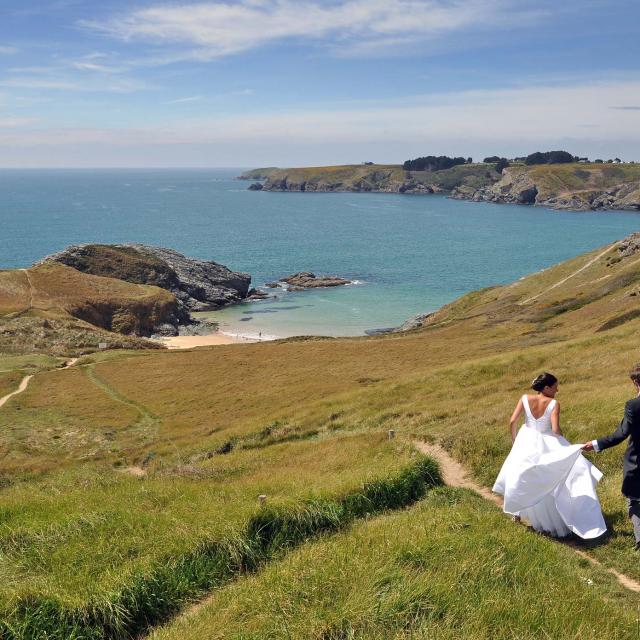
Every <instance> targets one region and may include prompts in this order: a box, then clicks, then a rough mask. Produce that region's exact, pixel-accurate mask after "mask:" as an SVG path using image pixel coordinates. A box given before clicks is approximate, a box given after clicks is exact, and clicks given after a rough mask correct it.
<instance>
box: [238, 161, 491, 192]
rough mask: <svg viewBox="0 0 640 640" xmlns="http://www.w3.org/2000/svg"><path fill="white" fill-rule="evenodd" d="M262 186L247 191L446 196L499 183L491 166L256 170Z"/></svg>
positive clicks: (248, 176)
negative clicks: (457, 188) (461, 187)
mask: <svg viewBox="0 0 640 640" xmlns="http://www.w3.org/2000/svg"><path fill="white" fill-rule="evenodd" d="M257 176H260V178H261V179H264V180H265V182H264V184H262V185H260V184H259V183H258V184H257V185H251V186H250V187H249V188H250V189H253V190H261V191H305V192H325V193H326V192H335V191H350V192H376V193H406V194H429V193H448V192H449V191H450V190H451V189H452V188H453V187H455V186H458V185H464V186H467V187H469V188H470V189H473V190H474V191H475V190H477V189H479V188H481V187H483V186H486V185H490V184H493V183H494V182H496V181H497V180H499V179H500V174H498V173H496V172H495V170H494V165H487V164H466V165H460V166H456V167H452V168H451V169H445V170H443V171H405V170H404V169H403V168H402V167H401V166H400V165H344V166H334V167H305V168H297V169H256V170H255V174H253V173H247V174H244V176H241V177H244V178H250V179H256V178H257Z"/></svg>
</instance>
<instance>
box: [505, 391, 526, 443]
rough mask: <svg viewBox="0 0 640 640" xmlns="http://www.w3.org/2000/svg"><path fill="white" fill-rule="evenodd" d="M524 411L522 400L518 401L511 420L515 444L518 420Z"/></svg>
mask: <svg viewBox="0 0 640 640" xmlns="http://www.w3.org/2000/svg"><path fill="white" fill-rule="evenodd" d="M523 411H524V406H523V405H522V398H520V400H518V404H517V405H516V408H515V409H514V410H513V413H512V414H511V419H510V420H509V429H510V430H511V442H515V439H516V435H517V431H518V427H517V424H518V418H519V417H520V414H521V413H522V412H523Z"/></svg>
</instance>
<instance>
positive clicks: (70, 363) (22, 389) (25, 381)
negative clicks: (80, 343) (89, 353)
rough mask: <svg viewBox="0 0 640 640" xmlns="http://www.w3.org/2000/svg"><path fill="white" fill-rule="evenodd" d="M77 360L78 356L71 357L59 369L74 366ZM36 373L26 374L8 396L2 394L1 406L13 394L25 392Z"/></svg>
mask: <svg viewBox="0 0 640 640" xmlns="http://www.w3.org/2000/svg"><path fill="white" fill-rule="evenodd" d="M77 361H78V358H70V359H69V360H67V362H66V363H65V365H64V366H63V367H59V369H58V370H62V369H69V367H72V366H73V365H74V364H75V363H76V362H77ZM47 371H49V369H47ZM35 375H36V374H35V373H30V374H29V375H26V376H25V377H24V378H22V380H21V381H20V384H19V385H18V388H17V389H16V390H15V391H12V392H11V393H8V394H7V395H6V396H2V398H0V407H2V406H3V405H5V404H6V403H7V402H8V401H9V400H10V399H11V398H13V396H17V395H18V394H19V393H24V392H25V391H26V390H27V387H28V386H29V383H30V382H31V379H32V378H33V377H34V376H35Z"/></svg>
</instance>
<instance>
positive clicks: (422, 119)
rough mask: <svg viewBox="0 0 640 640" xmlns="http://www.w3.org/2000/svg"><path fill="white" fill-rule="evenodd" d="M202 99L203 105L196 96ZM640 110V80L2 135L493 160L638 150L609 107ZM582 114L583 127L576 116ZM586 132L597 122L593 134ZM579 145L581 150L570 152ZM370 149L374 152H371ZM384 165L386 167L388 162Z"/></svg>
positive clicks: (638, 138) (7, 139) (5, 138)
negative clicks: (512, 149)
mask: <svg viewBox="0 0 640 640" xmlns="http://www.w3.org/2000/svg"><path fill="white" fill-rule="evenodd" d="M193 97H196V96H193ZM612 97H613V98H614V99H618V100H619V101H620V103H621V104H624V103H628V104H633V103H635V102H640V81H635V82H626V83H593V84H584V85H576V86H569V87H557V86H550V87H544V86H542V87H531V88H526V89H525V88H523V89H509V90H487V91H462V92H452V93H441V94H434V95H430V96H413V97H410V98H407V99H404V100H398V101H390V102H389V103H388V104H386V105H381V104H379V103H376V104H374V105H371V104H368V103H366V102H363V103H361V104H360V105H352V106H350V107H349V108H343V109H339V108H335V109H331V110H316V111H293V110H289V111H283V112H277V113H276V112H273V113H260V114H257V113H248V114H246V115H242V116H227V117H216V118H215V119H208V118H207V119H200V120H197V121H194V120H192V119H190V120H189V121H188V122H185V121H184V120H178V119H176V120H175V121H173V122H165V123H164V124H163V125H162V126H158V127H149V128H135V129H134V128H127V129H110V130H108V129H64V130H63V129H57V130H49V131H32V132H29V133H28V134H21V135H17V134H16V135H10V134H4V135H0V143H6V144H15V145H29V144H33V143H34V142H35V141H37V142H38V143H39V144H49V145H66V144H71V143H74V144H94V143H100V144H102V143H107V144H109V145H113V146H132V145H133V146H135V145H143V144H144V145H175V144H180V145H184V144H197V145H202V144H212V145H215V144H224V143H241V144H243V145H246V146H247V148H250V147H251V145H256V144H263V143H268V144H271V145H273V146H274V148H275V147H278V146H282V143H284V142H286V143H287V144H290V143H293V142H295V143H296V144H303V145H308V147H309V148H312V147H313V146H314V145H325V146H326V145H337V144H341V145H345V144H363V145H377V147H376V148H379V149H380V153H383V152H384V149H385V148H386V147H387V145H388V144H394V145H397V144H400V145H402V146H404V147H408V146H410V145H416V144H420V145H421V146H422V147H423V148H425V149H426V150H428V149H432V150H433V149H438V150H442V152H448V151H450V150H451V148H452V145H455V144H458V145H461V146H465V145H468V146H469V147H470V146H473V145H475V146H476V148H477V147H478V146H482V147H483V148H485V149H486V150H487V151H488V152H489V151H491V150H492V149H493V150H496V151H494V152H498V151H499V150H500V148H504V147H505V146H506V145H511V146H513V145H519V146H520V147H521V151H522V152H526V151H531V150H532V149H534V147H536V148H537V147H538V146H539V145H541V144H547V143H549V144H566V145H568V146H570V147H571V148H572V150H575V151H576V152H580V144H581V141H584V140H591V141H599V142H602V143H607V141H611V140H627V141H628V142H629V143H633V144H635V145H640V131H639V130H638V129H637V127H634V124H636V123H635V120H636V115H635V113H631V112H629V113H627V114H625V113H621V114H620V116H619V117H618V118H611V117H607V113H608V112H609V113H610V111H609V109H610V105H609V104H608V102H609V100H610V99H611V98H612ZM576 114H579V115H580V118H577V117H576ZM586 123H598V126H593V127H592V125H589V124H586ZM572 145H573V146H572ZM367 148H369V147H367ZM383 159H384V158H383Z"/></svg>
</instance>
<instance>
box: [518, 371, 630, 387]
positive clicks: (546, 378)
mask: <svg viewBox="0 0 640 640" xmlns="http://www.w3.org/2000/svg"><path fill="white" fill-rule="evenodd" d="M638 375H640V369H639V370H638ZM556 382H558V378H556V377H555V376H554V375H553V373H548V372H546V371H545V372H544V373H541V374H540V375H539V376H538V377H537V378H536V379H535V380H534V381H533V382H532V383H531V388H532V389H533V390H534V391H542V390H543V389H544V388H545V387H552V386H553V385H554V384H555V383H556Z"/></svg>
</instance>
